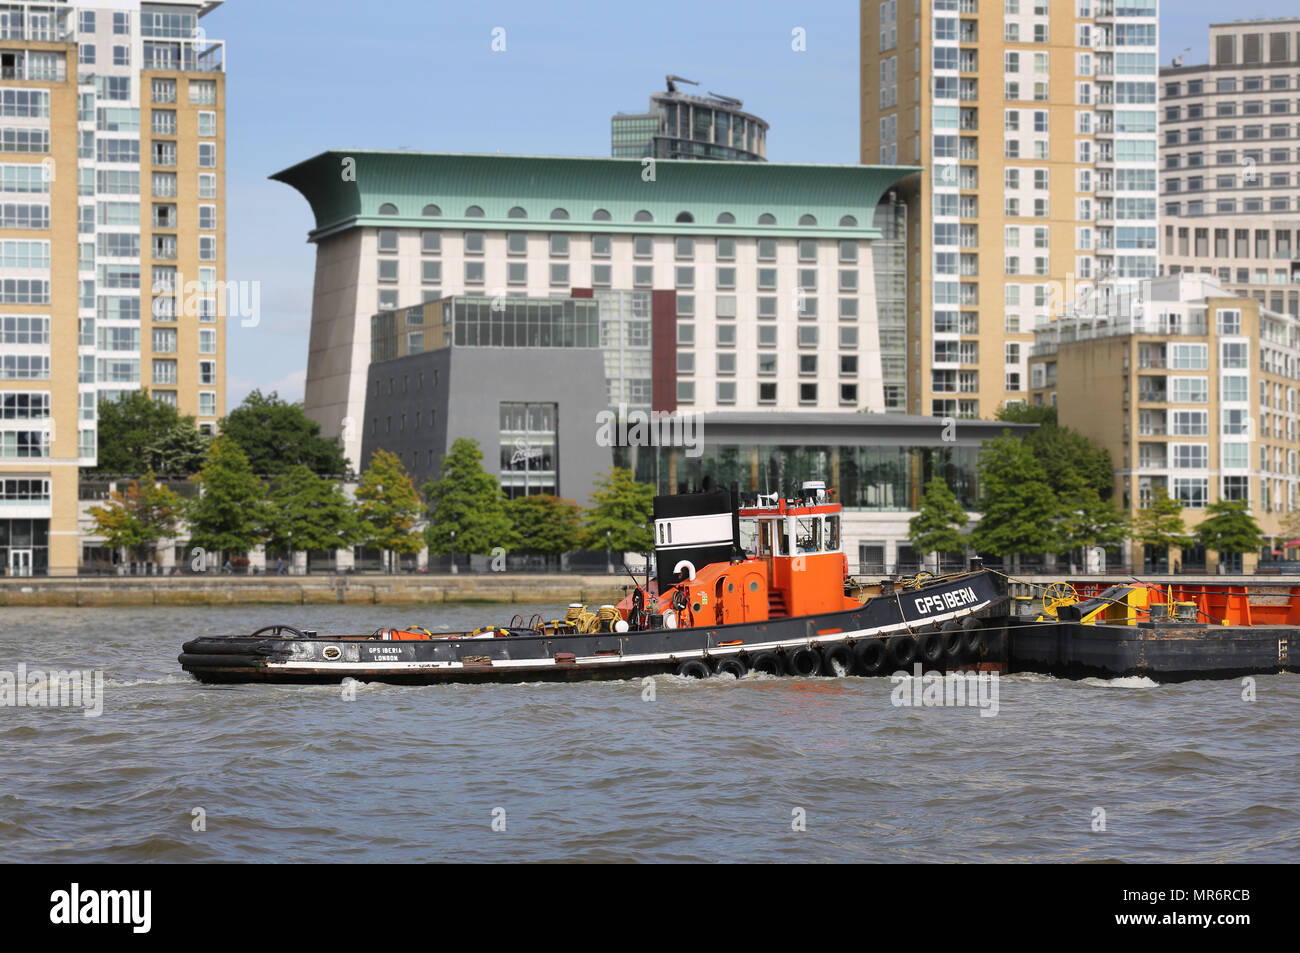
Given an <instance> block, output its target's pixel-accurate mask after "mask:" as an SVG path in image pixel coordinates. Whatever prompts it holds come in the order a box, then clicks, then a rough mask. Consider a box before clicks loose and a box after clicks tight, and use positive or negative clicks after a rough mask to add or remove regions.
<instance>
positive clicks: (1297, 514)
mask: <svg viewBox="0 0 1300 953" xmlns="http://www.w3.org/2000/svg"><path fill="white" fill-rule="evenodd" d="M1279 535H1280V536H1281V539H1282V546H1283V548H1284V549H1286V550H1287V551H1288V552H1287V555H1288V557H1290V551H1291V550H1294V549H1295V548H1296V547H1295V546H1288V545H1287V543H1289V542H1291V541H1292V540H1293V539H1300V510H1292V511H1291V512H1290V513H1287V514H1286V515H1285V516H1283V517H1282V520H1281V525H1280V527H1279Z"/></svg>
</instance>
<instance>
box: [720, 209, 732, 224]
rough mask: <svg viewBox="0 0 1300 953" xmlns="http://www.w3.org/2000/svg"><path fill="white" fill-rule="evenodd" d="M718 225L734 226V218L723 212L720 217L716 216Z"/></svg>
mask: <svg viewBox="0 0 1300 953" xmlns="http://www.w3.org/2000/svg"><path fill="white" fill-rule="evenodd" d="M718 224H719V225H735V224H736V216H734V215H732V214H731V213H730V212H723V213H722V214H720V215H719V216H718Z"/></svg>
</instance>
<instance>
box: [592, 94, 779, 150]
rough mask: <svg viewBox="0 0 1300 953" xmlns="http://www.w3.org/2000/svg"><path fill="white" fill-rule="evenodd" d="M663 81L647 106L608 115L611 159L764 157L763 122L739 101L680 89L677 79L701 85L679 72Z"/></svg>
mask: <svg viewBox="0 0 1300 953" xmlns="http://www.w3.org/2000/svg"><path fill="white" fill-rule="evenodd" d="M666 82H667V86H668V90H667V92H663V93H654V94H653V95H652V96H651V97H650V108H649V110H647V111H646V112H644V113H617V114H615V115H614V116H613V117H611V119H610V122H609V126H610V155H612V156H613V157H614V158H615V159H640V158H644V157H651V156H652V157H654V158H656V159H730V160H750V161H755V162H761V161H763V160H764V159H766V158H767V129H768V126H767V123H766V122H764V121H763V120H762V119H759V118H758V117H757V116H755V115H753V114H751V113H747V112H745V111H744V110H742V109H741V107H742V106H743V105H744V103H743V102H741V101H740V100H739V99H735V98H733V97H731V96H723V95H721V94H719V93H709V95H708V96H693V95H691V94H689V93H683V92H680V91H679V90H678V89H677V84H678V83H689V84H691V85H693V86H697V85H699V84H698V83H696V82H695V81H694V80H689V79H682V78H681V77H680V76H669V77H667V81H666Z"/></svg>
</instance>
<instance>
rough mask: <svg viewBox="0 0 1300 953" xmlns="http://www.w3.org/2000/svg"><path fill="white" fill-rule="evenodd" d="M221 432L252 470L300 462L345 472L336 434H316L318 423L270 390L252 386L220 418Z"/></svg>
mask: <svg viewBox="0 0 1300 953" xmlns="http://www.w3.org/2000/svg"><path fill="white" fill-rule="evenodd" d="M220 429H221V432H222V434H224V435H225V436H227V437H229V438H231V439H232V440H234V441H235V443H237V444H239V446H240V447H241V448H242V449H243V451H244V453H246V454H247V455H248V460H249V463H250V464H251V465H252V467H253V472H254V473H263V474H271V473H284V472H285V471H286V470H288V469H289V468H290V467H293V466H298V465H302V466H305V467H308V468H310V469H311V470H312V472H314V473H320V474H325V475H329V474H340V473H347V472H348V462H347V459H346V458H345V457H344V456H343V447H342V444H340V442H339V440H338V438H337V437H331V438H325V437H322V436H321V435H320V424H318V423H316V421H314V420H312V419H311V418H310V417H308V416H307V414H306V413H305V412H304V411H303V409H302V405H301V404H291V403H288V402H286V401H283V400H281V399H280V397H279V395H278V394H276V393H275V392H274V391H272V392H271V393H270V394H269V395H265V396H264V395H263V394H262V392H261V391H260V390H255V391H253V392H252V393H250V394H249V395H248V396H247V397H245V398H244V402H243V403H242V404H240V405H239V406H238V407H236V408H235V409H234V410H232V411H231V412H230V414H229V416H227V417H226V418H225V419H224V420H222V421H221V428H220Z"/></svg>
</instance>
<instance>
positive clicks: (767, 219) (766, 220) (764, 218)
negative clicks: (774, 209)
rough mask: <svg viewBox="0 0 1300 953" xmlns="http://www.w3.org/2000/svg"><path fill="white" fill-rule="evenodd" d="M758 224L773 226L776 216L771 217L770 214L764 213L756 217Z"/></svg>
mask: <svg viewBox="0 0 1300 953" xmlns="http://www.w3.org/2000/svg"><path fill="white" fill-rule="evenodd" d="M758 224H760V225H775V224H776V216H775V215H773V214H772V213H771V212H764V213H763V214H762V215H760V216H759V217H758Z"/></svg>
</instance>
